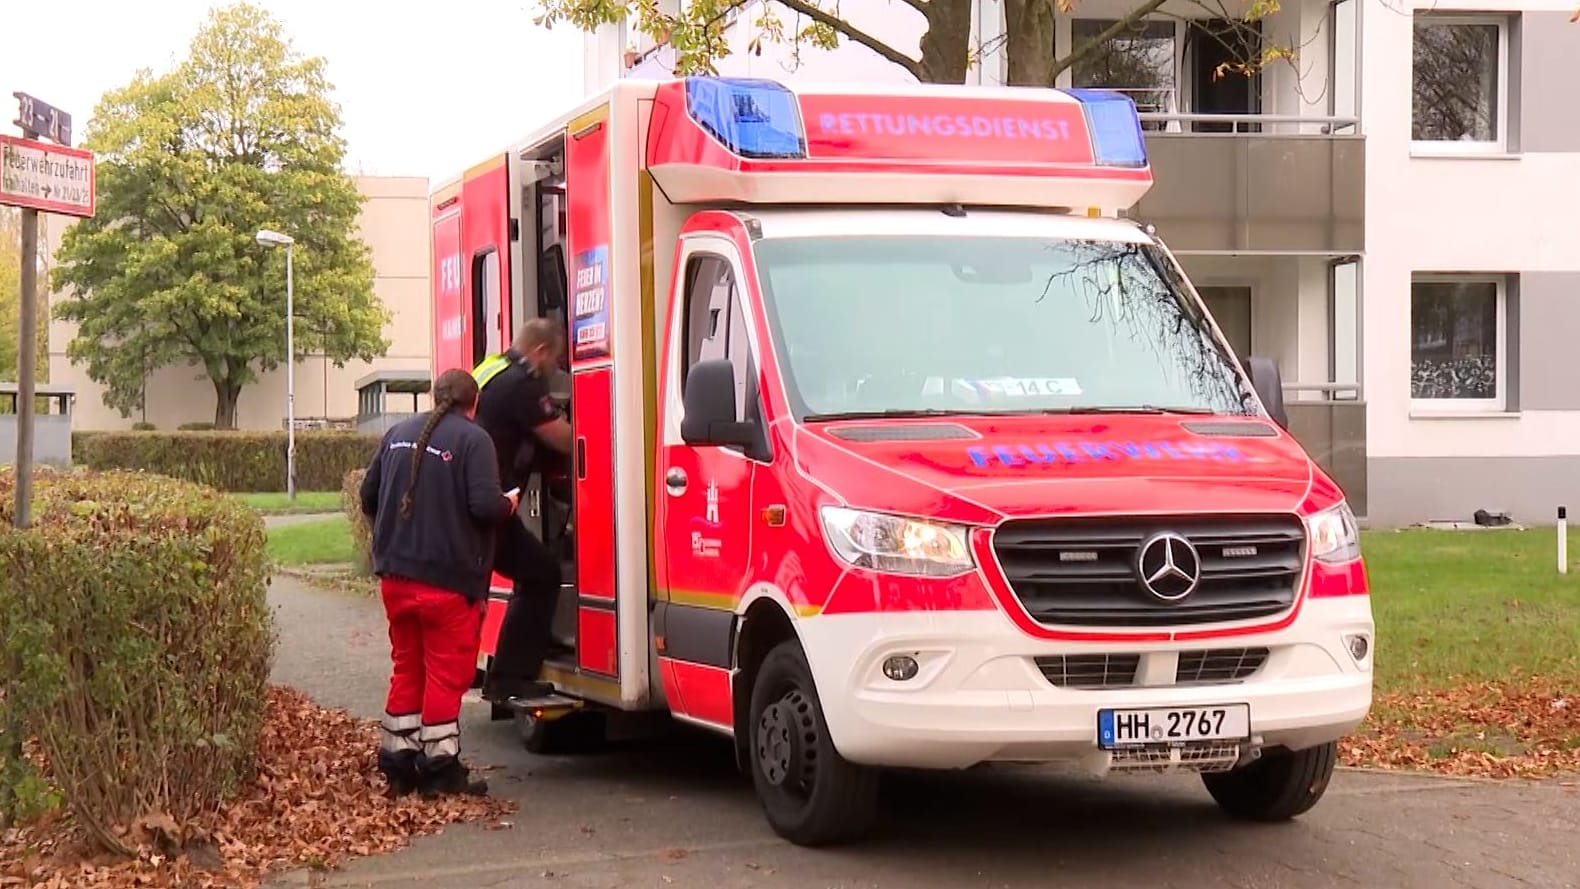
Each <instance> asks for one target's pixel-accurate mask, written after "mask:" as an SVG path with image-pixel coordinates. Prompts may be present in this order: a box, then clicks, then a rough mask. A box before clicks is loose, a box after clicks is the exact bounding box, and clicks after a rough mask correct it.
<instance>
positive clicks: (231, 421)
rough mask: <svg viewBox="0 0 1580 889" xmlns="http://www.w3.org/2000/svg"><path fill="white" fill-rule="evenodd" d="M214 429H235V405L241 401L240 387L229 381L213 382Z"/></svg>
mask: <svg viewBox="0 0 1580 889" xmlns="http://www.w3.org/2000/svg"><path fill="white" fill-rule="evenodd" d="M213 383H214V428H215V429H235V428H236V404H237V402H239V401H241V387H240V386H238V385H236V384H235V383H232V382H230V381H229V380H214V381H213Z"/></svg>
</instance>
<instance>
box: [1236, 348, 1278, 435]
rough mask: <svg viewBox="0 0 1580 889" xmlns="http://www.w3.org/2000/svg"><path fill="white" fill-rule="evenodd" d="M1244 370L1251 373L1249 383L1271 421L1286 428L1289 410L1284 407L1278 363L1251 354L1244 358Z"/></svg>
mask: <svg viewBox="0 0 1580 889" xmlns="http://www.w3.org/2000/svg"><path fill="white" fill-rule="evenodd" d="M1245 370H1246V373H1248V374H1250V375H1251V385H1252V386H1253V387H1254V388H1255V389H1256V396H1257V397H1258V398H1260V399H1262V406H1263V407H1265V408H1267V412H1268V414H1270V415H1271V416H1272V418H1273V422H1275V423H1277V424H1278V425H1280V426H1282V427H1284V428H1285V429H1288V428H1289V412H1288V411H1287V410H1285V409H1284V378H1283V375H1282V374H1280V373H1279V372H1278V364H1277V363H1276V362H1274V361H1273V359H1271V358H1259V357H1257V356H1255V355H1253V356H1251V357H1250V358H1247V359H1245Z"/></svg>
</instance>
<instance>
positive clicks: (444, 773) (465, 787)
mask: <svg viewBox="0 0 1580 889" xmlns="http://www.w3.org/2000/svg"><path fill="white" fill-rule="evenodd" d="M420 775H421V777H420V778H419V781H418V785H417V789H418V791H419V792H420V793H421V794H422V798H423V799H426V800H431V799H436V798H438V797H441V796H487V795H488V782H487V781H484V780H483V779H481V778H473V777H472V776H471V772H470V770H469V769H467V767H466V766H464V765H462V764H461V760H460V759H458V758H456V757H453V756H446V757H444V758H443V759H441V760H439V761H437V762H432V763H426V762H425V763H424V764H423V768H422V770H421V772H420Z"/></svg>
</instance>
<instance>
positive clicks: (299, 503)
mask: <svg viewBox="0 0 1580 889" xmlns="http://www.w3.org/2000/svg"><path fill="white" fill-rule="evenodd" d="M233 496H235V497H236V499H238V500H240V501H241V502H243V503H245V504H247V505H248V506H250V507H252V508H253V509H256V510H257V511H258V512H261V513H263V514H264V515H291V514H293V513H310V512H335V511H337V510H339V509H340V492H339V491H297V492H296V505H295V506H292V505H291V503H290V501H289V500H287V499H286V496H285V492H284V491H267V492H263V493H256V494H235V495H233Z"/></svg>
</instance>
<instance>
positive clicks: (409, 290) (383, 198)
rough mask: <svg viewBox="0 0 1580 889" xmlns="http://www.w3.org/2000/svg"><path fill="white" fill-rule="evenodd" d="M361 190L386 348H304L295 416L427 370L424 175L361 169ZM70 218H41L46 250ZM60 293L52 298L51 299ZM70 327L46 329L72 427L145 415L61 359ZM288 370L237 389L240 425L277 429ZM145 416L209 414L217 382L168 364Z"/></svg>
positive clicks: (328, 412) (176, 418)
mask: <svg viewBox="0 0 1580 889" xmlns="http://www.w3.org/2000/svg"><path fill="white" fill-rule="evenodd" d="M356 181H357V186H358V187H359V188H360V189H361V190H362V193H363V194H365V195H367V198H368V200H367V202H366V203H365V204H364V205H363V209H362V217H361V219H360V220H359V228H360V235H361V237H362V239H363V240H364V241H366V242H367V244H368V247H369V248H370V249H371V250H372V252H373V267H374V282H373V289H374V292H375V293H377V294H378V296H379V298H380V299H381V300H383V301H384V307H385V308H386V309H388V310H389V311H390V313H391V315H392V316H393V317H392V318H391V320H390V323H389V325H388V326H387V327H385V329H384V336H385V337H386V338H387V339H388V340H389V341H390V347H389V351H388V352H387V353H386V354H385V357H384V358H381V359H379V360H377V361H373V362H352V363H348V364H347V365H346V366H345V367H343V368H336V367H335V366H334V364H333V363H332V362H329V361H326V360H324V359H323V358H322V357H315V356H307V357H304V358H303V359H302V360H301V361H299V362H298V363H297V366H296V416H297V419H298V420H301V419H303V418H310V417H325V416H328V417H331V418H350V417H354V416H355V415H356V412H357V392H356V389H355V388H354V385H353V384H354V383H355V381H356V380H357V379H358V378H359V377H362V376H364V375H366V374H367V373H369V372H371V371H374V370H381V369H391V370H417V371H421V372H422V373H424V374H426V373H428V367H429V359H430V355H431V353H432V341H431V335H430V332H429V331H430V329H431V328H430V325H429V314H430V308H429V301H428V294H429V291H428V276H429V269H430V268H431V267H432V264H431V262H430V261H429V251H428V180H426V179H422V178H413V177H360V178H358V179H357V180H356ZM70 222H71V220H70V219H69V218H67V217H62V216H45V217H42V219H41V223H42V230H43V232H42V233H43V235H44V237H45V238H46V239H47V240H46V243H47V245H48V249H49V254H50V255H54V251H55V248H56V247H57V246H58V244H59V243H60V235H61V232H62V231H63V230H64V228H65V226H67V225H69V224H70ZM56 298H58V295H56V296H52V297H51V300H52V301H53V300H54V299H56ZM74 328H75V325H72V324H68V323H64V322H60V321H52V322H51V323H50V327H49V370H50V381H51V382H53V383H56V384H61V385H67V386H71V387H72V388H74V389H75V390H76V392H77V400H76V405H75V412H76V417H75V423H74V426H75V428H77V429H125V428H129V427H130V426H131V425H132V424H133V423H136V422H138V421H139V420H140V419H142V417H141V416H140V415H139V414H137V413H133V414H132V415H131V416H130V417H122V416H121V415H120V412H119V411H116V410H114V409H112V408H108V407H105V406H104V401H103V399H102V398H101V397H100V394H101V392H102V389H101V388H100V387H99V386H98V384H96V383H94V382H93V381H92V380H89V379H88V375H87V372H86V371H85V370H84V369H83V368H81V367H75V366H73V365H72V364H71V362H70V361H69V360H68V359H67V358H66V345H67V344H68V343H69V342H71V338H72V336H73V334H74V332H75V331H74ZM285 394H286V390H285V369H284V368H283V367H282V368H280V369H278V370H276V371H275V372H274V373H270V374H265V375H264V376H263V377H262V378H260V379H259V380H258V382H256V383H254V384H252V385H250V386H248V387H247V388H246V389H244V390H242V393H241V403H240V405H239V407H238V412H237V425H238V426H240V427H241V428H243V429H282V428H284V420H285ZM147 419H148V422H150V423H153V424H154V425H155V426H157V427H159V428H160V429H174V428H175V427H177V426H179V425H180V424H182V423H191V422H211V421H212V420H213V419H214V388H213V386H212V385H211V384H210V383H209V381H208V378H207V377H206V376H205V375H204V374H203V371H202V369H201V368H198V367H166V368H163V369H161V370H160V371H158V372H156V373H155V374H154V375H153V376H152V377H151V378H150V380H149V390H148V408H147Z"/></svg>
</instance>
